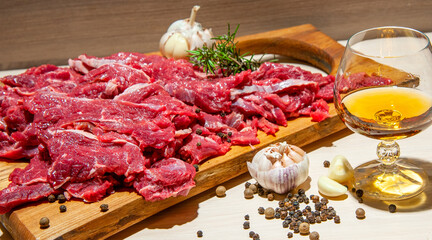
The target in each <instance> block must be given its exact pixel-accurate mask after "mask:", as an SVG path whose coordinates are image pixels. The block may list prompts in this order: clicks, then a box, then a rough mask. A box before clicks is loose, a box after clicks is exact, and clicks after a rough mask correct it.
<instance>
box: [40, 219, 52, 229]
mask: <svg viewBox="0 0 432 240" xmlns="http://www.w3.org/2000/svg"><path fill="white" fill-rule="evenodd" d="M49 222H50V221H49V219H48V218H47V217H43V218H41V219H40V220H39V225H40V228H48V227H49Z"/></svg>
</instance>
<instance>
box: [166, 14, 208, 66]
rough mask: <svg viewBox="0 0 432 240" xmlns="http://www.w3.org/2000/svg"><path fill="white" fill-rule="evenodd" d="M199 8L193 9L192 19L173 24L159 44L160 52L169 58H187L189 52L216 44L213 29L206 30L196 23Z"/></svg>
mask: <svg viewBox="0 0 432 240" xmlns="http://www.w3.org/2000/svg"><path fill="white" fill-rule="evenodd" d="M199 8H200V7H199V6H194V7H193V8H192V12H191V16H190V18H186V19H182V20H177V21H175V22H173V23H172V24H171V25H170V26H169V28H168V30H167V32H166V33H165V34H164V35H163V36H162V38H161V39H160V42H159V50H160V52H161V53H162V55H164V56H165V57H167V58H175V59H180V58H187V56H188V55H189V53H188V52H187V51H188V50H189V51H190V50H196V49H198V48H201V47H202V46H204V45H206V46H211V45H212V44H213V42H214V40H213V39H212V38H213V33H212V30H211V29H204V28H203V27H202V26H201V24H200V23H198V22H195V17H196V13H197V11H198V10H199Z"/></svg>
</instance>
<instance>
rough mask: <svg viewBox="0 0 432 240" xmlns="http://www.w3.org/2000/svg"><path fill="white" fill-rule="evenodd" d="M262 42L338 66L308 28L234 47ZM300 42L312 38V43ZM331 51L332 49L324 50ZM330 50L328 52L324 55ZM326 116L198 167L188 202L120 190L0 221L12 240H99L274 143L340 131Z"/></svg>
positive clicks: (217, 179) (292, 124)
mask: <svg viewBox="0 0 432 240" xmlns="http://www.w3.org/2000/svg"><path fill="white" fill-rule="evenodd" d="M296 35H297V36H298V37H296ZM262 36H266V39H267V41H268V39H274V41H273V44H272V45H275V48H274V49H275V50H276V49H280V51H276V52H275V53H276V54H280V53H283V52H284V51H285V49H284V48H283V47H279V48H278V47H277V46H286V45H290V44H287V43H286V42H292V41H294V43H295V44H298V42H300V41H302V42H303V43H302V44H300V45H301V46H310V47H309V48H308V47H305V49H304V50H305V51H303V54H302V55H300V58H301V59H306V60H307V59H308V58H309V57H310V56H311V55H313V54H314V53H315V52H316V50H317V49H321V50H320V51H323V52H325V54H322V55H318V56H317V57H316V58H320V56H330V57H329V59H330V61H328V60H327V59H322V60H320V61H319V62H327V64H331V63H336V62H339V58H340V56H341V55H342V53H343V51H344V47H343V46H342V45H340V44H338V43H337V42H336V41H334V40H332V39H331V38H329V37H328V36H326V35H325V34H323V33H321V32H319V31H318V30H317V29H316V28H314V27H313V26H312V25H302V26H297V27H294V28H288V29H281V30H279V31H272V32H268V33H265V34H264V35H262V34H257V35H253V36H246V37H244V38H243V40H242V39H239V41H240V43H241V42H243V41H245V42H255V43H256V44H260V42H261V41H262V40H261V39H262ZM273 36H274V37H273ZM283 36H286V38H284V37H283ZM305 36H313V38H310V37H305ZM320 38H321V39H322V40H323V41H322V42H323V45H322V46H320V44H319V43H320V41H319V39H320ZM283 39H284V40H283ZM256 44H255V45H256ZM291 45H293V44H291ZM330 45H333V47H329V46H330ZM330 49H331V51H329V50H330ZM245 50H246V51H253V49H252V48H251V49H248V48H245ZM329 72H333V70H332V69H329ZM330 116H331V117H330V118H328V119H326V120H325V121H322V122H320V123H315V122H311V119H310V118H305V117H303V118H297V119H294V120H291V121H289V122H288V126H287V127H280V130H279V131H278V132H277V133H276V134H275V135H274V136H272V135H266V134H264V133H262V132H259V135H258V137H259V139H260V141H261V143H260V144H259V145H256V146H253V147H249V146H248V147H241V146H233V147H232V149H231V150H230V151H229V152H228V153H227V154H225V155H224V156H220V157H216V158H212V159H210V160H208V161H206V162H205V163H203V164H202V165H201V166H200V170H199V172H198V173H197V175H196V177H195V181H196V183H197V186H196V187H195V188H193V189H192V190H191V191H190V193H189V194H188V196H187V197H176V198H170V199H166V200H164V201H158V202H146V201H144V200H143V198H142V197H141V196H139V195H138V194H136V193H135V192H134V191H132V190H130V189H129V190H128V189H124V190H119V191H117V192H116V193H115V194H112V195H110V196H108V197H106V198H105V199H103V200H102V201H100V202H97V203H83V202H82V201H79V200H72V201H68V202H67V203H65V205H66V206H67V209H68V211H67V212H66V213H60V212H59V210H58V206H59V204H58V203H48V202H47V201H40V202H37V203H33V204H28V205H25V206H23V207H20V208H17V209H15V210H14V211H13V212H12V213H9V214H4V215H1V216H0V218H1V221H2V223H3V224H4V225H5V226H6V228H7V229H8V231H9V232H10V233H11V235H12V236H13V237H14V238H16V239H55V238H59V239H83V238H86V239H104V238H106V237H108V236H110V235H112V234H114V233H116V232H119V231H121V230H122V229H125V228H127V227H129V226H131V225H133V224H134V223H137V222H139V221H141V220H143V219H145V218H147V217H149V216H152V215H154V214H155V213H157V212H159V211H162V210H164V209H166V208H168V207H170V206H172V205H174V204H176V203H179V202H181V201H184V200H186V199H187V198H190V197H192V196H195V195H197V194H199V193H201V192H203V191H205V190H207V189H210V188H212V187H214V186H217V185H218V184H221V183H223V182H225V181H227V180H229V179H232V178H234V177H236V176H239V175H240V174H242V173H245V172H246V171H247V167H246V161H247V160H250V159H251V158H252V156H253V155H254V154H255V152H256V151H258V150H260V149H261V148H263V147H265V146H267V145H269V144H271V143H273V142H275V141H287V142H289V143H291V144H295V145H298V146H304V145H306V144H309V143H311V142H313V141H316V140H319V139H322V138H324V137H326V136H328V135H330V134H332V133H334V132H337V131H339V130H341V129H343V128H345V125H344V124H343V123H342V122H341V121H340V120H339V117H338V116H337V114H336V111H335V109H334V107H333V105H331V110H330ZM15 164H16V165H15ZM14 166H16V167H23V166H25V163H15V162H0V169H1V171H0V186H2V187H5V186H6V185H7V184H8V176H9V173H10V172H11V171H12V170H13V168H14ZM102 203H107V204H108V205H109V208H110V210H109V211H108V212H105V213H102V212H100V209H99V206H100V204H102ZM43 216H46V217H48V218H49V219H50V222H51V224H50V225H51V226H50V227H49V228H47V229H40V228H39V224H38V222H39V219H40V218H41V217H43Z"/></svg>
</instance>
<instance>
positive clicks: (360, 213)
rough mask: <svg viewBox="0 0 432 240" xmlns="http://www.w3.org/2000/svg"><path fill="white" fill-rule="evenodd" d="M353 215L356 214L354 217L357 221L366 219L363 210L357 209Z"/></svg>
mask: <svg viewBox="0 0 432 240" xmlns="http://www.w3.org/2000/svg"><path fill="white" fill-rule="evenodd" d="M355 213H356V217H357V218H358V219H363V218H365V217H366V213H365V210H364V209H363V208H357V210H356V212H355Z"/></svg>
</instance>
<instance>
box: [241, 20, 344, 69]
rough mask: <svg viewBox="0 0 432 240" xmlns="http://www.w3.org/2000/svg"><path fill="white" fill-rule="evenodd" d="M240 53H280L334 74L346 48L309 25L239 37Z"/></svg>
mask: <svg viewBox="0 0 432 240" xmlns="http://www.w3.org/2000/svg"><path fill="white" fill-rule="evenodd" d="M236 40H237V41H238V44H237V46H238V48H239V49H240V50H241V53H242V54H244V53H250V54H277V55H283V56H287V57H291V58H294V59H296V60H300V61H304V62H306V63H309V64H310V65H312V66H315V67H317V68H319V69H321V70H323V71H324V72H326V73H327V74H331V75H335V74H336V71H337V67H338V66H339V62H340V59H341V58H342V55H343V53H344V50H345V48H344V46H342V45H340V44H339V43H338V42H336V41H335V40H333V39H332V38H330V37H329V36H327V35H325V34H324V33H322V32H320V31H319V30H318V29H316V28H315V27H314V26H312V25H310V24H304V25H300V26H295V27H290V28H285V29H279V30H274V31H269V32H264V33H258V34H254V35H248V36H244V37H238V38H237V39H236Z"/></svg>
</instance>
